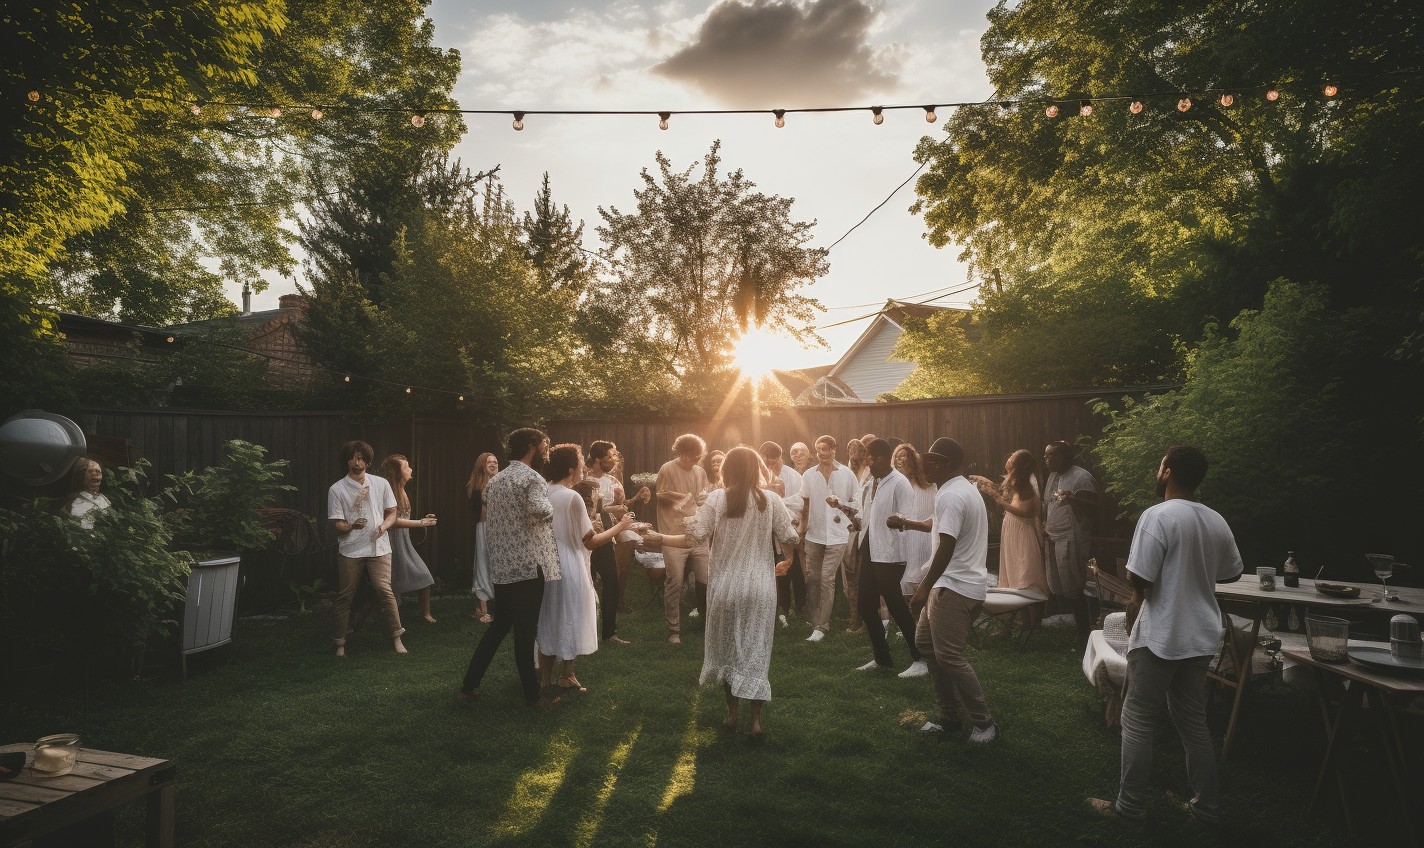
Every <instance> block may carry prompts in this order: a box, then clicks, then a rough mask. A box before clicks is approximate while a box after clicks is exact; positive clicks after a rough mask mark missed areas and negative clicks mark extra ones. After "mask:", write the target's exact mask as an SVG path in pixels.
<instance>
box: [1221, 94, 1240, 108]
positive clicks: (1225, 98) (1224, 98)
mask: <svg viewBox="0 0 1424 848" xmlns="http://www.w3.org/2000/svg"><path fill="white" fill-rule="evenodd" d="M1235 102H1236V98H1235V97H1233V96H1231V95H1230V94H1223V95H1221V105H1222V106H1223V107H1225V108H1228V109H1229V108H1231V104H1232V103H1235Z"/></svg>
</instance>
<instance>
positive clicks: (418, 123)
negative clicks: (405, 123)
mask: <svg viewBox="0 0 1424 848" xmlns="http://www.w3.org/2000/svg"><path fill="white" fill-rule="evenodd" d="M410 125H411V126H413V127H423V126H425V116H424V115H421V114H419V113H417V114H414V115H411V116H410Z"/></svg>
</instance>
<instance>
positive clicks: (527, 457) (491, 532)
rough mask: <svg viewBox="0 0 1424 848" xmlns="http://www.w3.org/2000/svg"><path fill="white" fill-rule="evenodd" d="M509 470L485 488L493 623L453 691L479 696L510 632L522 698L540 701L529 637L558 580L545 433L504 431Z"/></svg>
mask: <svg viewBox="0 0 1424 848" xmlns="http://www.w3.org/2000/svg"><path fill="white" fill-rule="evenodd" d="M509 459H510V463H509V466H508V467H507V468H505V469H504V470H503V471H501V472H499V473H498V474H496V475H494V477H492V478H490V481H489V484H488V485H487V486H486V487H485V539H486V544H487V547H488V551H489V554H488V555H489V564H490V580H491V582H492V583H493V584H494V600H493V602H492V603H493V605H494V606H493V609H492V610H491V611H492V612H493V613H494V623H493V624H491V625H490V628H489V629H488V630H486V631H485V635H484V636H483V637H482V638H481V639H480V644H479V646H478V647H476V648H475V655H474V656H473V657H471V658H470V668H469V670H468V671H466V672H465V681H464V683H463V685H461V687H460V691H459V693H458V694H457V695H456V696H455V697H456V698H457V699H458V700H460V701H462V702H466V703H468V702H469V701H471V700H473V699H474V697H475V696H476V695H478V694H479V692H480V690H479V685H480V680H481V679H482V678H483V677H484V676H485V671H486V670H488V669H489V664H490V662H491V661H492V660H493V659H494V654H495V651H497V650H499V646H500V645H501V644H502V643H503V642H504V637H505V636H506V635H508V634H509V632H510V630H513V631H514V665H515V667H516V668H518V669H519V681H520V683H521V684H523V686H524V702H525V704H527V705H528V706H531V707H532V706H537V705H538V704H539V703H540V698H539V675H538V674H537V673H536V671H535V668H534V637H535V636H536V635H537V631H538V627H539V605H540V603H542V602H543V600H544V582H545V581H546V580H559V579H561V578H562V577H563V574H562V572H561V571H560V570H559V551H558V548H557V547H556V546H555V544H554V507H553V505H552V504H550V503H549V482H548V481H547V480H545V479H544V476H543V474H541V473H540V472H541V471H542V470H543V468H544V464H545V462H547V461H548V459H549V437H548V436H546V435H544V433H543V431H541V430H536V429H534V428H532V427H525V428H523V429H521V430H515V431H514V432H513V433H510V434H509Z"/></svg>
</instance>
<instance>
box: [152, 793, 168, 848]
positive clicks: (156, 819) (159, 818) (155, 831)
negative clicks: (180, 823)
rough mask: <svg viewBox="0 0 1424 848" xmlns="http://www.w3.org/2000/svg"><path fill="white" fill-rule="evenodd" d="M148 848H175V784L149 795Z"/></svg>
mask: <svg viewBox="0 0 1424 848" xmlns="http://www.w3.org/2000/svg"><path fill="white" fill-rule="evenodd" d="M147 845H148V848H173V784H171V783H170V784H168V785H167V786H164V787H161V788H159V789H156V790H154V791H153V792H150V793H149V794H148V840H147Z"/></svg>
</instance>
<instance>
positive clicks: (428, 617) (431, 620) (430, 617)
mask: <svg viewBox="0 0 1424 848" xmlns="http://www.w3.org/2000/svg"><path fill="white" fill-rule="evenodd" d="M423 618H424V619H425V620H426V621H427V622H429V623H430V624H434V623H435V616H433V615H431V614H430V613H428V612H427V613H425V614H424V615H423Z"/></svg>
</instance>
